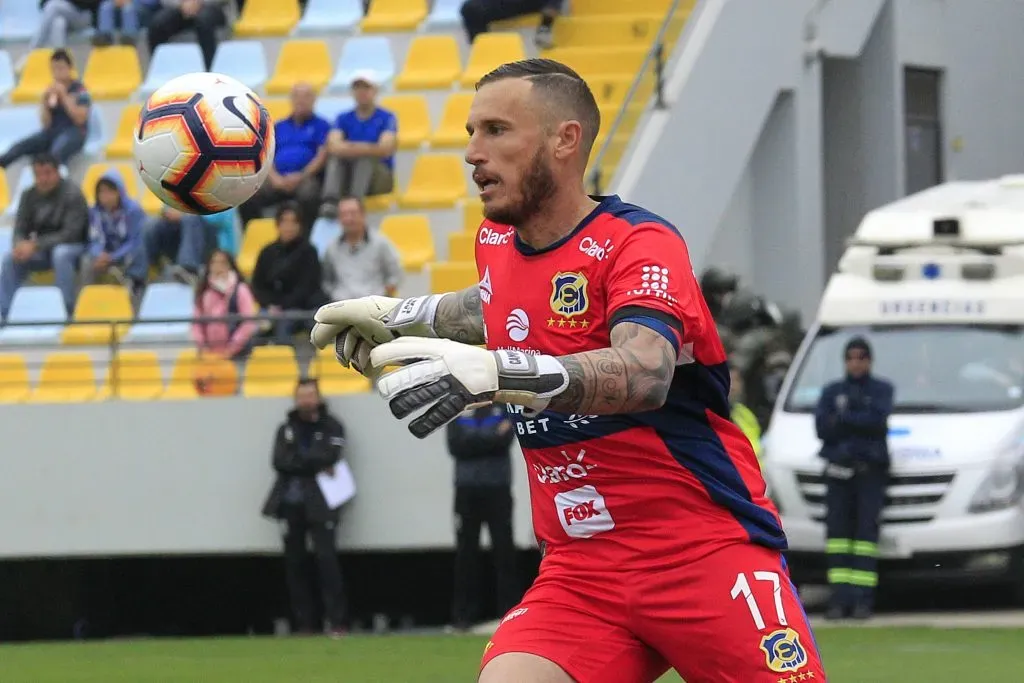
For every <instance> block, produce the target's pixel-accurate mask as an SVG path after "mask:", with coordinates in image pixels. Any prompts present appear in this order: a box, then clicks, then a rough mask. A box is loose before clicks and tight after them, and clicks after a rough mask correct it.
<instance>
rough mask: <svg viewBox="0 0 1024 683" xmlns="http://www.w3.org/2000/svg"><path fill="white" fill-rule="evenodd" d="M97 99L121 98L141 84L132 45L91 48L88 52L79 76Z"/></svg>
mask: <svg viewBox="0 0 1024 683" xmlns="http://www.w3.org/2000/svg"><path fill="white" fill-rule="evenodd" d="M83 81H84V83H85V87H86V88H88V90H89V94H90V95H92V97H93V99H97V100H123V99H125V98H127V97H128V96H129V95H131V94H132V93H133V92H135V90H136V88H138V87H139V85H140V84H141V83H142V68H141V67H140V66H139V53H138V50H137V49H136V47H135V46H134V45H111V46H110V47H95V48H93V49H92V51H91V52H90V53H89V62H88V63H87V64H86V65H85V78H84V79H83Z"/></svg>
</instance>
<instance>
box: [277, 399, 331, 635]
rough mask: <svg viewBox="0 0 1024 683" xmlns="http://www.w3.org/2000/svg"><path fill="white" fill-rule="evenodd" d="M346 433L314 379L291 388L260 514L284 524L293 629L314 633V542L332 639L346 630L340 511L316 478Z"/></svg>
mask: <svg viewBox="0 0 1024 683" xmlns="http://www.w3.org/2000/svg"><path fill="white" fill-rule="evenodd" d="M344 447H345V429H344V428H343V427H342V426H341V422H339V421H338V420H337V419H335V418H334V416H332V415H331V414H330V413H329V412H328V411H327V405H326V404H325V403H324V402H323V399H322V398H321V396H320V389H319V387H318V386H317V383H316V380H312V379H303V380H300V381H299V383H298V385H297V386H296V388H295V408H294V409H293V410H292V411H291V412H289V413H288V418H287V419H286V420H285V421H284V424H282V425H281V426H280V427H278V429H277V438H276V440H275V441H274V456H273V464H274V470H275V471H276V472H277V481H276V482H274V487H273V488H272V489H271V491H270V496H269V497H268V498H267V502H266V504H265V505H264V506H263V514H264V515H266V516H268V517H274V518H275V519H280V520H283V521H284V522H285V524H286V530H285V535H284V559H285V572H286V576H287V581H288V594H289V598H290V600H291V607H292V611H293V613H294V615H295V620H296V622H297V623H296V629H297V630H298V631H300V632H302V633H315V632H319V631H321V630H322V629H321V628H319V627H318V625H319V623H320V620H318V619H317V611H318V610H317V609H316V608H315V606H314V602H313V597H312V592H311V591H310V585H309V580H308V579H309V576H308V574H307V573H306V537H307V535H308V536H309V537H311V538H312V541H313V553H314V555H315V557H316V567H317V570H318V572H319V575H320V591H321V594H322V597H323V608H324V614H323V616H324V617H325V618H326V620H327V622H328V623H329V627H328V629H329V632H330V633H331V634H332V635H341V634H343V633H344V631H345V627H346V619H347V614H346V601H345V592H344V587H343V585H342V580H341V569H340V567H339V566H338V556H337V549H336V547H335V533H336V530H337V524H338V513H339V510H340V508H339V509H335V510H332V509H330V508H329V507H328V506H327V502H326V501H325V500H324V495H323V493H322V492H321V491H320V486H319V485H318V484H317V481H316V475H317V474H319V473H321V472H328V471H332V469H333V468H334V466H335V465H337V464H338V462H339V461H340V460H341V458H342V454H343V450H344Z"/></svg>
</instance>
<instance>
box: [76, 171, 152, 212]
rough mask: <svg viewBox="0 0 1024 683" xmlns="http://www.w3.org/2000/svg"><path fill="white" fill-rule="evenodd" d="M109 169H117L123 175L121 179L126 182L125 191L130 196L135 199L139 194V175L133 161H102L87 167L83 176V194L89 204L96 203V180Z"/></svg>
mask: <svg viewBox="0 0 1024 683" xmlns="http://www.w3.org/2000/svg"><path fill="white" fill-rule="evenodd" d="M109 171H117V172H118V173H119V174H120V175H121V181H122V182H123V183H124V189H125V192H127V193H128V196H129V197H131V198H132V199H135V198H137V197H138V196H139V175H138V173H137V172H136V171H135V167H134V166H133V165H132V164H131V163H129V162H126V161H118V162H111V163H102V162H101V163H98V164H93V165H92V166H90V167H89V168H88V169H86V171H85V177H84V178H82V194H84V195H85V200H86V201H87V202H89V206H92V205H93V204H95V203H96V182H97V181H98V180H99V179H100V178H102V177H103V175H104V174H106V173H107V172H109Z"/></svg>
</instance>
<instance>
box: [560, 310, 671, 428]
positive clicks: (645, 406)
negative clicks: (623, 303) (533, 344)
mask: <svg viewBox="0 0 1024 683" xmlns="http://www.w3.org/2000/svg"><path fill="white" fill-rule="evenodd" d="M611 342H612V345H611V347H610V348H607V349H598V350H596V351H586V352H584V353H575V354H573V355H571V356H561V357H560V358H559V359H558V360H559V361H561V363H562V365H563V366H565V369H566V371H567V372H568V373H569V386H568V387H567V388H566V390H565V391H563V392H562V393H561V394H559V395H557V396H555V397H554V398H552V399H551V403H550V404H549V405H548V409H549V410H554V411H556V412H559V413H576V414H578V415H614V414H618V413H639V412H643V411H645V410H654V409H656V408H660V407H661V406H662V405H664V403H665V399H666V398H667V397H668V389H669V385H671V384H672V373H673V371H674V370H675V366H676V352H675V349H673V348H672V345H671V344H670V343H669V341H668V340H667V339H665V337H663V336H662V335H660V334H658V333H657V332H655V331H654V330H652V329H650V328H648V327H645V326H643V325H638V324H636V323H630V322H623V323H619V324H618V325H616V326H615V327H614V328H612V332H611Z"/></svg>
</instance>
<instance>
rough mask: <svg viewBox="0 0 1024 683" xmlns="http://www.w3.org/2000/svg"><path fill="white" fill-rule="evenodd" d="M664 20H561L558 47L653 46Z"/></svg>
mask: <svg viewBox="0 0 1024 683" xmlns="http://www.w3.org/2000/svg"><path fill="white" fill-rule="evenodd" d="M663 21H664V17H660V16H654V15H649V16H639V17H631V16H629V15H625V14H613V15H610V16H603V15H601V16H589V17H576V16H569V17H559V19H558V21H556V22H555V26H554V43H555V45H557V46H559V47H619V46H621V45H642V46H644V47H648V46H650V45H651V44H652V43H653V42H654V38H655V36H657V35H658V30H659V29H660V28H661V24H662V22H663Z"/></svg>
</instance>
